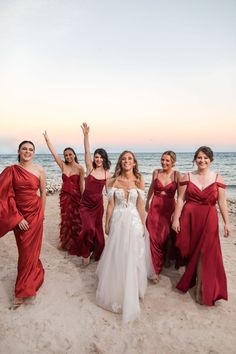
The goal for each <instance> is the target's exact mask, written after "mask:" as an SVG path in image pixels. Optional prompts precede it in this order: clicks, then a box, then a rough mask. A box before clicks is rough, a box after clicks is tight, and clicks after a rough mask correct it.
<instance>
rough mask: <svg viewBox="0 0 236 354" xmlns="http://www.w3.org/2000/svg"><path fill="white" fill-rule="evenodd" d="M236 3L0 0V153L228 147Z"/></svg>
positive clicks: (234, 99) (233, 143)
mask: <svg viewBox="0 0 236 354" xmlns="http://www.w3.org/2000/svg"><path fill="white" fill-rule="evenodd" d="M235 18H236V1H235V0H198V1H196V0H166V1H163V0H142V1H141V0H119V1H118V0H37V1H35V0H21V1H20V0H17V1H14V0H0V52H1V55H0V120H1V129H0V153H15V152H16V150H17V147H18V144H19V143H20V142H21V141H22V140H24V139H27V140H28V139H29V140H32V141H33V142H34V143H35V145H36V151H37V152H40V153H44V152H48V150H47V147H46V145H45V142H44V138H43V135H42V133H43V132H44V130H47V132H48V135H49V137H50V139H51V141H52V143H53V144H54V145H55V147H56V149H57V150H58V152H62V150H63V148H64V147H66V146H72V147H74V148H75V149H76V150H77V151H78V152H82V151H83V135H82V130H81V128H80V126H81V124H82V122H87V123H88V124H89V126H90V142H91V149H95V148H96V147H103V148H105V149H107V150H108V151H109V152H120V151H122V150H124V149H131V150H133V151H135V152H142V151H143V152H148V151H150V152H152V151H154V152H162V151H164V150H166V149H172V150H174V151H177V152H180V151H195V150H196V148H198V147H199V146H201V145H209V146H211V147H212V148H213V150H214V151H236V139H235V131H236V129H235V128H236V123H235V122H236V21H235Z"/></svg>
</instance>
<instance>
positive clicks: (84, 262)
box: [82, 256, 90, 267]
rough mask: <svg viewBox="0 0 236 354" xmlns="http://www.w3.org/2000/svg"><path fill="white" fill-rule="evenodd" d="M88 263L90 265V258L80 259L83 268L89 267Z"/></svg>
mask: <svg viewBox="0 0 236 354" xmlns="http://www.w3.org/2000/svg"><path fill="white" fill-rule="evenodd" d="M89 263H90V256H89V257H87V258H82V265H83V266H84V267H87V266H88V265H89Z"/></svg>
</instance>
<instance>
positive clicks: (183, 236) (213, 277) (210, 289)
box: [176, 180, 228, 306]
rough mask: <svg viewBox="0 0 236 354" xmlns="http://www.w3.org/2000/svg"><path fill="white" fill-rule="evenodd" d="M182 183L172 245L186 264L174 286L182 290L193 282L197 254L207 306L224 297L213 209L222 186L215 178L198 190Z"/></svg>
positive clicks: (224, 282) (225, 288)
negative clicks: (180, 208)
mask: <svg viewBox="0 0 236 354" xmlns="http://www.w3.org/2000/svg"><path fill="white" fill-rule="evenodd" d="M184 184H187V189H186V203H185V205H184V207H183V211H182V214H181V217H180V227H181V231H180V233H179V234H177V237H176V246H177V247H179V249H180V252H181V255H182V256H183V257H184V258H187V266H186V270H185V273H184V274H183V276H182V278H181V279H180V281H179V283H178V284H177V288H178V289H179V290H181V291H183V292H186V291H188V290H189V289H190V288H191V287H193V286H194V285H195V284H196V274H197V264H198V260H199V257H200V256H201V269H202V301H203V304H205V305H209V306H211V305H214V303H215V301H216V300H219V299H224V300H227V298H228V295H227V283H226V275H225V270H224V266H223V260H222V254H221V247H220V239H219V228H218V215H217V210H216V202H217V199H218V188H225V187H226V186H225V185H224V184H222V183H219V182H216V181H215V182H213V183H211V184H210V185H209V186H207V187H206V188H205V189H203V190H200V189H199V188H198V187H197V186H196V185H195V184H194V183H193V182H192V181H191V180H189V181H186V182H182V183H181V185H184Z"/></svg>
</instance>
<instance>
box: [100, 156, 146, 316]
mask: <svg viewBox="0 0 236 354" xmlns="http://www.w3.org/2000/svg"><path fill="white" fill-rule="evenodd" d="M108 187H109V192H108V198H109V200H108V206H107V212H106V225H105V231H106V233H107V234H108V235H109V237H108V240H107V242H106V246H105V249H104V251H103V254H102V257H101V259H100V261H99V263H98V267H97V271H96V273H97V276H98V288H97V292H96V301H97V304H98V305H99V306H101V307H103V308H105V309H107V310H110V311H113V312H117V313H122V319H123V322H128V321H132V320H134V319H135V318H136V317H137V316H138V315H139V312H140V306H139V298H143V297H144V294H145V291H146V287H147V269H146V260H145V241H144V219H145V210H144V180H143V178H142V175H141V174H140V172H139V170H138V162H137V160H136V157H135V155H134V154H133V153H132V152H131V151H124V152H122V154H121V155H120V156H119V159H118V162H117V164H116V168H115V173H114V175H113V178H112V179H111V180H110V182H109V185H108Z"/></svg>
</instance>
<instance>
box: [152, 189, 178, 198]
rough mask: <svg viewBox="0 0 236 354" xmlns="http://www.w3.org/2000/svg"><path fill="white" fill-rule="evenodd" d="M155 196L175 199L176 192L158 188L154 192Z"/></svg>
mask: <svg viewBox="0 0 236 354" xmlns="http://www.w3.org/2000/svg"><path fill="white" fill-rule="evenodd" d="M153 194H154V196H155V197H160V198H167V199H173V200H174V198H175V192H167V191H164V190H163V191H160V190H156V191H154V192H153Z"/></svg>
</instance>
